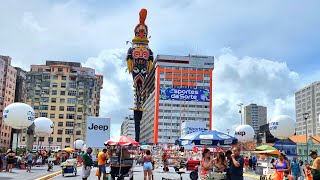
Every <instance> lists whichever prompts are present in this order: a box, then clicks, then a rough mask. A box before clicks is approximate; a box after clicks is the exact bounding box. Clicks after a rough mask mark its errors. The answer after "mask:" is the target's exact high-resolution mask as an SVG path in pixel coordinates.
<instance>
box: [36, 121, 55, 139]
mask: <svg viewBox="0 0 320 180" xmlns="http://www.w3.org/2000/svg"><path fill="white" fill-rule="evenodd" d="M53 127H54V125H53V122H52V121H51V119H49V118H46V117H38V118H37V119H35V120H34V133H35V135H37V136H39V137H44V136H47V135H50V134H51V133H52V132H53Z"/></svg>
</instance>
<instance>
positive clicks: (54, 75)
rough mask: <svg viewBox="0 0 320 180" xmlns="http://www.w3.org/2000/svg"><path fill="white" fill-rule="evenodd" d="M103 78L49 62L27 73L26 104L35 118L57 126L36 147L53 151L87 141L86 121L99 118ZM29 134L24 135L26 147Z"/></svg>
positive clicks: (74, 66)
mask: <svg viewBox="0 0 320 180" xmlns="http://www.w3.org/2000/svg"><path fill="white" fill-rule="evenodd" d="M102 86H103V76H102V75H97V74H96V73H95V70H94V69H92V68H87V67H82V66H81V64H80V63H77V62H63V61H46V64H45V65H31V70H30V72H28V73H27V103H28V104H29V105H31V106H32V107H33V108H34V110H35V116H36V117H47V118H49V119H51V120H52V121H53V122H54V128H53V133H52V134H51V135H50V136H48V137H36V136H35V139H34V142H35V143H34V144H36V145H38V143H39V141H40V144H41V145H43V146H46V147H47V146H49V143H50V146H51V147H59V148H65V147H73V142H74V141H75V140H77V139H83V140H84V139H85V138H86V137H85V135H86V134H85V133H86V128H85V127H86V118H87V117H88V116H99V111H100V91H101V89H102ZM25 136H27V135H26V134H23V135H22V138H21V141H20V145H21V146H23V145H25V144H26V143H27V142H26V141H25V140H26V138H25Z"/></svg>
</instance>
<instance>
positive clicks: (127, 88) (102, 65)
mask: <svg viewBox="0 0 320 180" xmlns="http://www.w3.org/2000/svg"><path fill="white" fill-rule="evenodd" d="M318 7H320V2H318V1H316V0H314V1H312V0H310V1H289V0H287V1H277V0H268V1H248V0H244V1H231V0H230V1H228V0H226V1H217V0H194V1H191V0H185V1H169V0H163V1H99V0H89V1H76V0H73V1H72V0H71V1H63V0H59V1H44V0H38V1H36V0H30V1H28V2H24V1H17V0H12V1H2V2H1V3H0V24H1V28H0V40H1V43H0V54H3V55H9V56H11V57H12V58H13V63H14V64H15V65H19V66H23V67H24V68H26V69H29V66H30V64H41V63H44V61H45V60H46V59H51V60H67V61H80V62H82V63H84V64H85V65H89V66H93V67H96V68H97V71H98V72H99V73H102V74H103V75H104V76H105V87H104V90H103V93H102V94H103V99H102V101H103V102H102V105H103V106H102V109H103V115H104V116H111V117H112V118H113V122H114V123H115V124H117V127H118V125H119V124H120V123H121V121H122V117H123V113H120V112H123V111H124V110H125V111H126V112H127V113H130V112H129V111H128V110H127V109H128V107H131V106H132V104H133V101H132V99H133V97H132V92H131V86H132V84H131V83H132V81H131V79H130V75H128V74H126V73H125V72H124V71H125V63H124V56H125V52H126V50H127V49H128V46H127V45H126V44H125V42H126V41H127V40H131V39H132V37H133V28H134V27H135V25H136V24H137V23H138V20H139V19H138V13H139V10H140V9H141V8H147V9H148V17H147V20H146V23H147V25H148V26H149V34H150V35H151V36H152V38H151V40H150V47H151V48H152V50H153V51H154V53H155V54H175V55H187V54H189V53H190V54H204V55H214V56H215V57H216V69H215V72H214V73H215V74H214V76H215V78H216V79H214V82H213V83H214V84H215V85H216V86H215V88H214V90H213V94H214V98H215V103H214V114H213V117H214V120H216V122H217V123H215V124H216V126H217V128H221V129H223V128H224V127H223V125H222V123H221V122H222V121H223V119H227V120H228V121H229V122H230V124H234V122H236V120H234V119H235V117H237V113H236V109H237V107H236V106H235V104H236V103H237V102H244V103H251V102H256V103H258V104H262V105H265V106H268V108H270V111H269V110H268V115H269V116H270V117H272V116H274V115H275V114H279V113H280V114H281V113H282V114H283V113H286V114H289V115H291V116H294V104H293V102H294V101H293V100H294V97H293V95H294V91H295V90H296V89H298V88H301V87H302V86H303V85H305V84H307V83H310V82H312V81H315V80H318V77H319V74H320V72H319V67H320V61H319V58H320V51H319V49H320V48H319V47H320V36H319V34H318V33H319V32H320V31H319V30H320V14H319V13H318ZM244 71H251V74H250V73H249V74H248V73H246V72H244ZM226 80H227V81H226ZM261 80H264V82H261ZM234 86H236V87H238V90H237V89H236V91H234V90H233V88H232V87H234ZM283 87H285V88H283ZM279 89H281V90H279ZM256 90H259V92H258V91H256ZM114 91H116V92H118V93H117V94H115V92H114ZM250 91H252V93H247V92H250ZM260 91H262V92H260ZM227 94H231V95H230V96H226V95H227ZM114 103H116V104H117V105H118V106H117V107H116V108H115V107H113V106H110V105H109V104H114ZM224 112H228V114H227V115H226V114H224ZM113 133H114V134H116V133H117V132H113Z"/></svg>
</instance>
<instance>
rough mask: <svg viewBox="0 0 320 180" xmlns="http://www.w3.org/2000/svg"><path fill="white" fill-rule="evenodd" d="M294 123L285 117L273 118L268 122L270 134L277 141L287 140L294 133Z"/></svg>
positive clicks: (288, 117)
mask: <svg viewBox="0 0 320 180" xmlns="http://www.w3.org/2000/svg"><path fill="white" fill-rule="evenodd" d="M295 124H296V123H295V121H294V120H293V119H292V118H291V117H290V116H287V115H279V116H275V117H273V118H272V119H271V121H270V122H269V130H270V133H271V134H272V135H273V136H274V137H276V138H278V139H287V138H289V137H291V136H293V135H294V133H295Z"/></svg>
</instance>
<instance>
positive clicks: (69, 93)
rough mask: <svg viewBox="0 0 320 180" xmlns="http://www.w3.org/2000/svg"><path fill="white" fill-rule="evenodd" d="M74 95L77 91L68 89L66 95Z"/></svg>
mask: <svg viewBox="0 0 320 180" xmlns="http://www.w3.org/2000/svg"><path fill="white" fill-rule="evenodd" d="M76 95H77V91H75V90H69V91H68V96H76Z"/></svg>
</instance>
